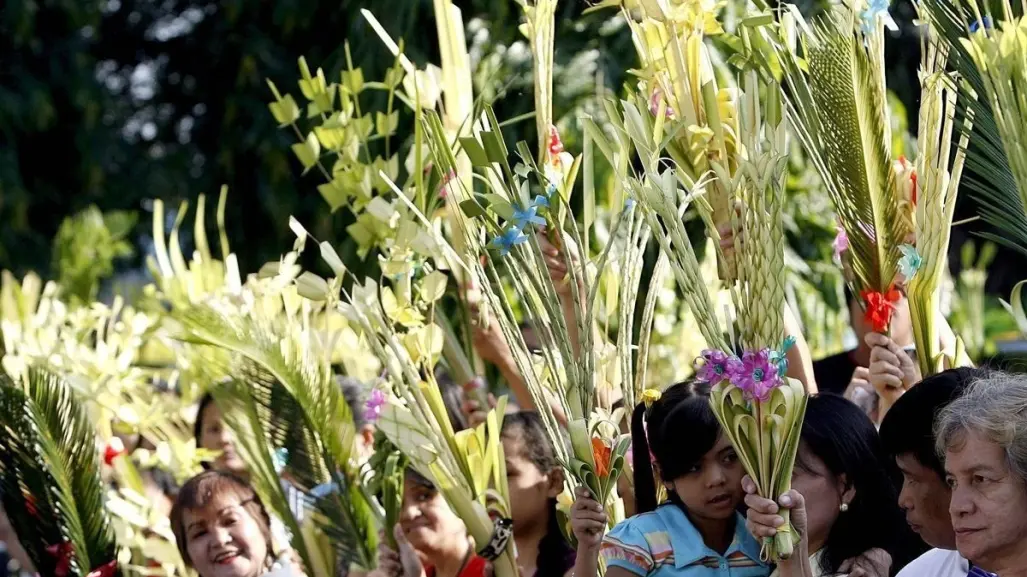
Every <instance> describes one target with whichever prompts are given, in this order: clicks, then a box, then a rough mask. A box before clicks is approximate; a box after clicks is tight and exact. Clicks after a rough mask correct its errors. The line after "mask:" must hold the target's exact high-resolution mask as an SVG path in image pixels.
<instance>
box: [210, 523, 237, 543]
mask: <svg viewBox="0 0 1027 577" xmlns="http://www.w3.org/2000/svg"><path fill="white" fill-rule="evenodd" d="M211 534H212V535H213V537H214V543H216V544H218V545H225V544H227V543H230V542H231V541H232V533H231V532H230V531H229V530H228V528H226V527H215V528H214V530H213V531H211Z"/></svg>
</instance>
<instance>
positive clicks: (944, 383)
mask: <svg viewBox="0 0 1027 577" xmlns="http://www.w3.org/2000/svg"><path fill="white" fill-rule="evenodd" d="M987 374H988V373H987V371H985V370H983V369H974V368H968V367H960V368H956V369H949V370H947V371H942V372H940V373H938V374H936V375H931V376H929V377H927V378H925V379H924V380H922V381H920V382H919V383H918V384H917V385H916V386H915V387H913V388H912V389H910V390H909V391H907V392H906V393H905V394H904V395H902V396H901V397H899V400H898V401H896V402H895V404H894V405H892V407H891V409H889V410H888V413H887V414H885V416H884V420H883V421H881V430H880V433H881V442H882V443H883V444H884V448H885V450H886V451H888V453H889V454H890V455H892V456H893V457H895V456H898V455H902V454H903V453H912V454H913V456H914V457H916V460H917V461H920V463H921V464H922V465H923V466H925V467H929V468H930V469H931V470H933V471H934V472H935V473H937V474H938V477H940V478H941V479H945V466H944V465H943V464H942V462H941V458H939V456H938V454H937V453H936V452H935V451H934V423H935V421H936V420H937V418H938V413H940V412H941V410H942V409H944V408H945V407H947V406H948V405H949V403H951V402H952V401H954V400H956V399H957V398H959V397H960V396H962V394H963V391H965V390H966V387H967V386H969V385H970V383H972V382H974V381H975V380H977V379H979V378H981V377H983V376H986V375H987Z"/></svg>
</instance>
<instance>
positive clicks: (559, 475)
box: [546, 467, 565, 499]
mask: <svg viewBox="0 0 1027 577" xmlns="http://www.w3.org/2000/svg"><path fill="white" fill-rule="evenodd" d="M548 477H549V484H548V486H547V487H546V497H548V498H550V499H555V498H557V497H559V496H560V493H562V492H563V484H564V481H565V478H564V473H563V467H554V468H553V470H551V471H549V475H548Z"/></svg>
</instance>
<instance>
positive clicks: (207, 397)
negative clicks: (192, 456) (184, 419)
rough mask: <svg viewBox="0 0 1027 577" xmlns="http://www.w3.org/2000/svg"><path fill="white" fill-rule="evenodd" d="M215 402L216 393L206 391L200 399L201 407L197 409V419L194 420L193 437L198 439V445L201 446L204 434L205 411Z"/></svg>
mask: <svg viewBox="0 0 1027 577" xmlns="http://www.w3.org/2000/svg"><path fill="white" fill-rule="evenodd" d="M213 402H214V395H212V394H210V393H204V394H203V398H201V399H200V408H199V410H197V411H196V421H194V422H193V437H194V438H195V439H196V446H197V447H199V446H200V437H201V436H202V435H203V411H206V410H207V407H208V406H210V404H211V403H213Z"/></svg>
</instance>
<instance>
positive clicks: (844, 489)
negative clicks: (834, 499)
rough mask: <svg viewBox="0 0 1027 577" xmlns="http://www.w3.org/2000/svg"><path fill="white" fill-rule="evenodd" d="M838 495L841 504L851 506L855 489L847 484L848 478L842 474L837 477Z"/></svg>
mask: <svg viewBox="0 0 1027 577" xmlns="http://www.w3.org/2000/svg"><path fill="white" fill-rule="evenodd" d="M838 493H839V494H840V495H841V502H842V503H845V504H847V505H851V504H852V501H853V499H855V498H856V487H854V486H853V485H852V484H851V483H849V477H848V476H847V475H846V474H845V473H842V474H841V475H838Z"/></svg>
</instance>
